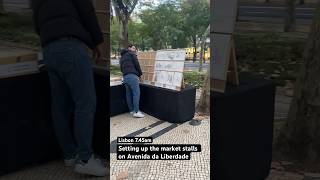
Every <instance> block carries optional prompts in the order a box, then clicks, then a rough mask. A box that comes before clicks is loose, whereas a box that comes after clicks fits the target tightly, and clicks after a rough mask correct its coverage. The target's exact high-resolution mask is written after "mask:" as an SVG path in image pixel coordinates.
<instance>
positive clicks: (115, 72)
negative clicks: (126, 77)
mask: <svg viewBox="0 0 320 180" xmlns="http://www.w3.org/2000/svg"><path fill="white" fill-rule="evenodd" d="M110 74H111V75H115V76H119V75H121V70H120V66H112V65H111V66H110Z"/></svg>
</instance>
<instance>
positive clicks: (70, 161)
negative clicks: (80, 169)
mask: <svg viewBox="0 0 320 180" xmlns="http://www.w3.org/2000/svg"><path fill="white" fill-rule="evenodd" d="M75 163H76V159H75V158H73V159H65V160H64V165H65V166H66V167H73V166H74V165H75Z"/></svg>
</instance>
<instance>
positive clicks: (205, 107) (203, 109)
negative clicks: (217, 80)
mask: <svg viewBox="0 0 320 180" xmlns="http://www.w3.org/2000/svg"><path fill="white" fill-rule="evenodd" d="M197 112H199V113H203V114H205V115H209V114H210V70H209V69H208V71H207V75H206V79H205V81H204V85H203V87H202V92H201V96H200V100H199V103H198V105H197Z"/></svg>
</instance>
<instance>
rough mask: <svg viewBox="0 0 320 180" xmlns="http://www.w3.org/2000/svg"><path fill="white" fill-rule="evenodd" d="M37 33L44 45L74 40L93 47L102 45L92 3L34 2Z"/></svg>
mask: <svg viewBox="0 0 320 180" xmlns="http://www.w3.org/2000/svg"><path fill="white" fill-rule="evenodd" d="M32 9H33V15H34V22H35V26H36V31H37V33H38V34H39V35H40V39H41V44H42V46H45V45H47V44H48V43H50V42H52V41H54V40H56V39H59V38H63V37H74V38H77V39H79V40H81V41H82V42H84V43H85V44H87V45H88V46H89V47H90V48H94V47H95V46H97V45H98V44H100V43H102V42H103V34H102V32H101V29H100V26H99V23H98V20H97V17H96V15H95V10H94V7H93V4H92V1H91V0H32Z"/></svg>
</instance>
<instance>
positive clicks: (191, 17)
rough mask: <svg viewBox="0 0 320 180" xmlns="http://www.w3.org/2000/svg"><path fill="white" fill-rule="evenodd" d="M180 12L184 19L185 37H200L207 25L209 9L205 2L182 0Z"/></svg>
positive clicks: (205, 0) (202, 0)
mask: <svg viewBox="0 0 320 180" xmlns="http://www.w3.org/2000/svg"><path fill="white" fill-rule="evenodd" d="M181 12H182V15H183V17H184V29H185V32H186V35H187V36H188V37H189V38H191V37H195V36H198V37H201V35H202V34H203V33H204V32H205V30H206V28H207V27H208V25H209V23H210V22H209V19H210V9H209V4H208V1H207V0H197V1H194V0H182V4H181Z"/></svg>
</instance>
